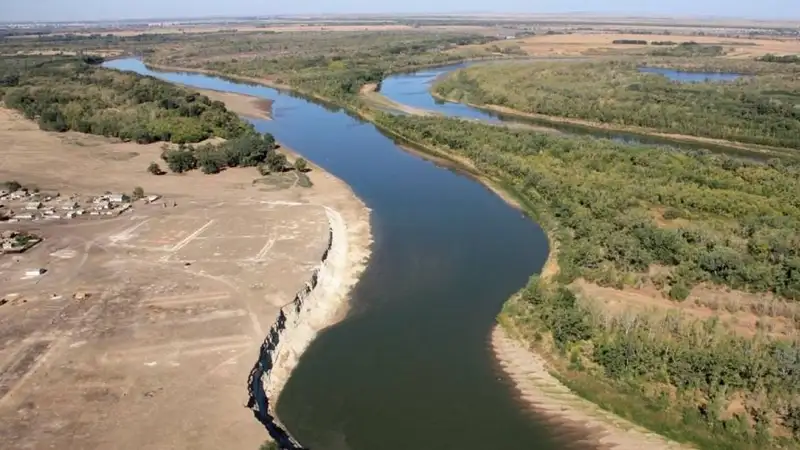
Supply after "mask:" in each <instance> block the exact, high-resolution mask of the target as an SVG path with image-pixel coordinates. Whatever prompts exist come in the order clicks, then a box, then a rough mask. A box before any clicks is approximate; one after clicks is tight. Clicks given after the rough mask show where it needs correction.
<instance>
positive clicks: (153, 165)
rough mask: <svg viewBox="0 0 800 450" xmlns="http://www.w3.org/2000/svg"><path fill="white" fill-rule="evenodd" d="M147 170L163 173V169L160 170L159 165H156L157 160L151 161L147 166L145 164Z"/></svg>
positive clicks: (158, 173) (157, 173)
mask: <svg viewBox="0 0 800 450" xmlns="http://www.w3.org/2000/svg"><path fill="white" fill-rule="evenodd" d="M166 160H167V159H166V156H164V161H166ZM147 171H148V172H150V173H151V174H153V175H164V171H163V170H161V166H159V165H158V163H157V162H155V161H154V162H151V163H150V165H149V166H147Z"/></svg>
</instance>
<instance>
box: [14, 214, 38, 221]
mask: <svg viewBox="0 0 800 450" xmlns="http://www.w3.org/2000/svg"><path fill="white" fill-rule="evenodd" d="M35 218H36V216H34V215H33V214H31V213H22V214H15V215H14V217H12V219H16V220H33V219H35Z"/></svg>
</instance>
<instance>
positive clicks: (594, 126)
mask: <svg viewBox="0 0 800 450" xmlns="http://www.w3.org/2000/svg"><path fill="white" fill-rule="evenodd" d="M430 94H431V96H432V97H433V98H435V99H437V100H439V101H443V102H450V103H460V104H462V105H466V106H469V107H471V108H475V109H478V110H482V111H487V112H490V113H498V114H502V115H504V116H507V117H512V118H515V117H516V118H519V119H520V120H526V119H528V120H535V121H539V122H544V123H550V124H553V125H570V126H575V127H581V128H585V129H587V130H594V131H610V132H616V133H630V134H634V135H639V136H643V137H653V138H659V139H664V140H667V141H673V142H676V143H688V144H707V145H713V146H716V147H720V148H729V149H731V150H738V151H745V152H752V153H755V154H759V155H764V156H775V157H781V156H783V157H786V156H788V157H795V158H796V156H793V155H791V152H792V149H789V148H778V147H769V146H764V145H756V144H745V143H741V142H736V141H728V140H725V139H715V138H708V137H702V136H691V135H686V134H675V133H662V132H659V131H656V130H653V129H649V128H642V127H631V126H617V125H612V124H608V123H601V122H592V121H588V120H582V119H572V118H568V117H557V116H548V115H545V114H534V113H526V112H524V111H519V110H516V109H513V108H509V107H506V106H499V105H476V104H473V103H468V102H456V101H453V100H450V99H448V98H446V97H444V96H442V95H440V94H438V93H436V92H435V91H433V90H431V91H430Z"/></svg>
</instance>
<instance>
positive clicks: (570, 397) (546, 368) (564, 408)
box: [380, 127, 694, 450]
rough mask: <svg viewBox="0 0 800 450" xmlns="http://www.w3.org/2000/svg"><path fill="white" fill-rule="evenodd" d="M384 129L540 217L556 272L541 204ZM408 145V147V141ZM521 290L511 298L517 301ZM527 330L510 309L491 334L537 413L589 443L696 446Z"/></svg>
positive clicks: (549, 266) (548, 269)
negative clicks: (549, 353)
mask: <svg viewBox="0 0 800 450" xmlns="http://www.w3.org/2000/svg"><path fill="white" fill-rule="evenodd" d="M380 128H381V129H382V130H383V131H384V132H386V133H388V134H390V135H393V136H395V137H396V138H398V139H401V140H403V141H405V142H407V143H409V144H410V145H412V146H413V147H411V151H412V152H414V153H421V154H423V155H433V156H432V157H429V156H426V157H429V158H430V159H433V160H434V161H437V162H440V163H442V162H443V163H444V164H446V165H447V166H450V167H455V168H457V169H459V170H462V171H465V172H467V173H468V174H470V175H472V176H474V177H475V178H476V179H477V180H478V181H480V182H481V183H482V184H484V185H486V186H487V187H488V188H489V189H491V190H492V191H493V192H495V193H496V194H497V195H498V196H499V197H500V198H502V199H503V200H504V201H506V202H507V203H508V204H510V205H512V206H514V207H515V208H518V209H520V210H522V211H523V212H525V213H526V214H528V215H529V216H531V217H534V218H535V219H536V220H537V221H538V222H539V224H540V225H541V226H542V227H543V229H544V230H545V231H546V233H547V236H548V242H549V249H550V252H549V254H548V258H547V260H546V262H545V264H544V265H543V267H542V269H541V271H540V274H541V277H543V278H546V279H550V278H554V277H555V276H556V275H557V274H558V272H559V266H558V239H557V234H558V230H557V228H556V227H555V225H554V224H553V223H552V221H551V220H550V217H549V216H546V215H544V214H543V213H542V211H541V210H540V208H537V206H536V205H535V204H532V203H531V202H529V201H527V200H526V199H525V198H524V197H522V196H521V195H519V193H518V192H516V190H515V189H514V187H513V186H512V185H511V184H510V183H508V182H506V181H505V180H502V179H498V178H495V177H490V176H488V175H487V174H485V173H483V172H482V171H480V170H479V169H477V167H476V166H475V165H474V164H473V163H472V161H471V160H469V159H468V158H465V157H463V156H461V155H457V154H454V153H453V152H449V151H447V150H446V149H442V148H436V147H431V146H426V145H425V144H422V143H420V142H416V141H414V140H411V139H409V138H406V137H405V136H403V135H402V134H400V133H398V132H396V131H394V130H389V129H386V128H383V127H380ZM404 149H406V150H408V149H409V148H408V147H407V146H405V147H404ZM515 298H516V295H515V296H513V297H512V298H511V299H510V300H509V301H508V304H511V303H512V302H513V301H514V299H515ZM525 342H526V341H525V339H524V338H523V337H522V336H521V334H519V333H517V332H515V324H514V323H513V320H512V318H511V317H510V316H508V315H506V314H505V313H504V312H501V314H500V315H499V316H498V325H496V326H495V327H494V328H493V330H492V332H491V336H490V343H491V346H492V350H493V352H494V355H495V357H496V359H497V362H498V364H499V365H500V367H501V368H502V370H503V372H504V373H505V374H506V375H507V376H508V377H509V378H510V380H511V381H512V382H513V384H514V386H515V387H516V389H517V390H518V392H519V395H520V398H521V400H522V401H523V402H525V404H526V405H527V407H529V408H530V409H531V410H533V411H535V412H536V413H539V414H542V415H544V416H546V417H549V418H551V419H552V420H553V421H555V422H556V423H558V424H559V425H560V426H564V427H565V428H575V427H580V428H583V429H584V430H585V431H587V432H588V433H589V437H588V439H586V443H587V444H589V445H592V446H594V447H597V448H603V449H609V450H611V449H617V450H623V449H640V448H647V449H654V450H662V449H663V450H666V449H691V448H694V447H692V446H689V445H686V444H681V443H678V442H675V441H671V440H669V439H668V438H666V437H664V436H661V435H658V434H656V433H654V432H652V431H649V430H647V429H646V428H644V427H642V426H639V425H636V424H634V423H633V422H631V421H629V420H626V419H624V418H622V417H620V416H617V415H615V414H614V413H612V412H610V411H607V410H605V409H603V408H601V407H600V406H599V405H597V404H595V403H593V402H591V401H589V400H587V399H585V398H583V397H582V396H581V395H579V394H578V393H576V392H573V391H572V390H571V389H570V388H568V387H567V386H566V385H565V384H564V383H563V382H562V381H560V380H559V379H558V377H557V376H555V375H554V373H555V371H554V370H553V367H552V366H551V364H550V363H549V362H548V361H547V359H546V357H545V356H546V355H544V354H542V355H540V354H538V353H537V352H536V351H535V350H533V349H531V348H530V347H529V346H528V345H527V344H526V343H525Z"/></svg>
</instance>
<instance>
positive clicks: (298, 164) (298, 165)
mask: <svg viewBox="0 0 800 450" xmlns="http://www.w3.org/2000/svg"><path fill="white" fill-rule="evenodd" d="M294 168H295V170H297V171H298V172H305V171H307V170H308V162H306V160H305V159H303V158H297V159H296V160H294Z"/></svg>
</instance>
